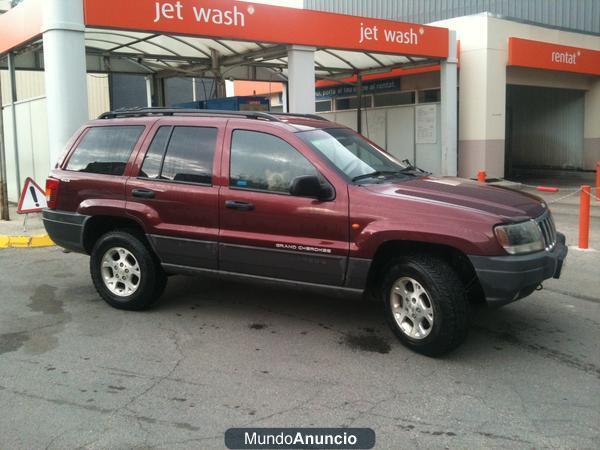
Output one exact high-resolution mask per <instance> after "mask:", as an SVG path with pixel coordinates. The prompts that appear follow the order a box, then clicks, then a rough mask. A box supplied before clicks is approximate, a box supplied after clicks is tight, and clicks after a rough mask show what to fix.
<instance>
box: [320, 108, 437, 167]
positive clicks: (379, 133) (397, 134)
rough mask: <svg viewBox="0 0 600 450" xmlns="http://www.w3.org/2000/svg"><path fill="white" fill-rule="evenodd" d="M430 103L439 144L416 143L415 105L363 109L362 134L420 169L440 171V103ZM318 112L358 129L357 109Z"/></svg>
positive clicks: (334, 120)
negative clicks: (434, 113) (433, 111)
mask: <svg viewBox="0 0 600 450" xmlns="http://www.w3.org/2000/svg"><path fill="white" fill-rule="evenodd" d="M427 105H435V107H436V135H437V141H436V143H432V144H416V143H415V105H403V106H389V107H381V108H367V109H364V110H363V112H362V134H363V135H364V136H365V137H367V138H368V139H370V140H371V141H373V142H375V143H376V144H377V145H379V146H380V147H382V148H383V149H385V150H386V151H388V152H389V153H390V154H392V155H393V156H395V157H396V158H397V159H399V160H403V159H408V160H409V161H410V162H411V163H413V164H415V165H416V166H417V167H419V168H421V169H424V170H427V171H428V172H431V173H433V174H440V173H441V155H442V154H441V152H442V146H441V140H440V137H441V127H440V122H441V116H440V107H439V106H440V105H439V103H427ZM417 106H418V105H417ZM319 115H320V116H323V117H326V118H327V119H329V120H331V121H333V122H337V123H339V124H341V125H345V126H347V127H350V128H352V129H353V130H356V125H357V124H356V110H348V111H334V112H328V113H319Z"/></svg>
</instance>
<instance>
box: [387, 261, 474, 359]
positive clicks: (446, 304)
mask: <svg viewBox="0 0 600 450" xmlns="http://www.w3.org/2000/svg"><path fill="white" fill-rule="evenodd" d="M382 288H383V289H382V294H381V295H382V300H383V304H384V308H385V315H386V319H387V321H388V323H389V325H390V327H391V328H392V330H393V331H394V334H396V336H397V337H398V339H399V340H400V341H401V342H402V343H403V344H404V345H405V346H407V347H409V348H410V349H412V350H414V351H416V352H419V353H422V354H425V355H429V356H440V355H443V354H444V353H447V352H449V351H451V350H452V349H454V348H456V347H457V346H459V345H460V344H461V343H462V342H463V341H464V339H465V337H466V335H467V329H468V302H467V299H466V296H465V290H464V286H463V285H462V282H461V281H460V278H459V276H458V275H457V274H456V272H455V271H454V270H453V269H452V267H450V265H449V264H448V263H447V262H446V261H444V260H443V259H441V258H437V257H434V256H429V255H419V254H414V255H407V256H406V257H402V258H398V259H396V260H394V261H393V262H392V263H391V264H390V265H389V266H388V269H387V272H386V275H385V277H384V280H383V286H382Z"/></svg>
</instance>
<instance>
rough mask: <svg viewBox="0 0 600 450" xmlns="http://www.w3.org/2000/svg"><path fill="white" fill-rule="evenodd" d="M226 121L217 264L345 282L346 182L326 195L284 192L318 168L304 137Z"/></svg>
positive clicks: (267, 273) (238, 269) (282, 276)
mask: <svg viewBox="0 0 600 450" xmlns="http://www.w3.org/2000/svg"><path fill="white" fill-rule="evenodd" d="M248 122H249V121H247V120H246V121H239V120H238V121H235V120H233V119H232V120H230V121H229V125H228V131H227V137H226V141H225V145H224V150H223V151H224V153H223V161H224V166H223V169H222V173H223V175H224V176H223V177H222V181H221V183H222V188H221V193H220V199H219V208H220V225H221V234H220V240H219V241H220V243H219V258H220V269H221V270H223V271H227V272H237V273H244V274H250V275H259V276H264V277H271V278H278V279H287V280H296V281H304V282H311V283H319V284H328V285H342V284H343V282H344V276H345V270H346V264H347V257H348V251H349V243H348V231H349V230H348V196H347V189H346V186H345V185H341V184H339V185H337V186H335V184H333V183H331V180H329V182H330V183H331V184H332V185H333V186H334V188H335V189H336V197H335V199H334V200H331V201H320V200H316V199H314V198H308V197H295V196H292V195H290V194H289V186H290V182H291V181H292V179H293V178H294V177H297V176H303V175H318V176H323V178H326V176H324V175H322V171H321V170H320V169H319V167H317V165H318V164H319V163H318V162H317V161H315V163H317V165H315V164H314V163H313V162H311V160H309V158H308V157H307V156H306V155H305V154H303V151H306V149H304V147H303V145H302V143H301V141H300V140H299V139H298V138H295V137H294V135H293V133H291V132H284V131H282V130H281V129H274V128H273V127H268V126H266V125H263V124H260V123H257V122H258V121H252V123H251V125H252V127H249V126H248V125H247V123H248Z"/></svg>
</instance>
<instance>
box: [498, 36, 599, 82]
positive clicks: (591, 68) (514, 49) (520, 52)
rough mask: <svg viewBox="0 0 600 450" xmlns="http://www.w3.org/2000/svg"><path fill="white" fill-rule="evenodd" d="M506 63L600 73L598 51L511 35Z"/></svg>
mask: <svg viewBox="0 0 600 450" xmlns="http://www.w3.org/2000/svg"><path fill="white" fill-rule="evenodd" d="M508 65H509V66H521V67H533V68H536V69H547V70H560V71H563V72H575V73H588V74H592V75H600V51H598V50H591V49H587V48H578V47H569V46H566V45H559V44H551V43H549V42H540V41H530V40H528V39H519V38H513V37H511V38H508Z"/></svg>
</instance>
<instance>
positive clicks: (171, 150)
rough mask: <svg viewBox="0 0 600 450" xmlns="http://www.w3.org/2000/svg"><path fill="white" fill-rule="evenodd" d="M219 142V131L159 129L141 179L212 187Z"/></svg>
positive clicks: (143, 164)
mask: <svg viewBox="0 0 600 450" xmlns="http://www.w3.org/2000/svg"><path fill="white" fill-rule="evenodd" d="M216 142H217V129H216V128H208V127H167V126H164V127H160V128H159V129H158V131H157V132H156V134H155V135H154V139H153V140H152V143H151V144H150V148H149V149H148V152H147V153H146V156H145V157H144V162H143V163H142V169H141V171H140V177H144V178H153V179H158V180H169V181H182V182H188V183H201V184H211V183H212V169H213V160H214V156H215V144H216ZM165 150H166V153H165Z"/></svg>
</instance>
